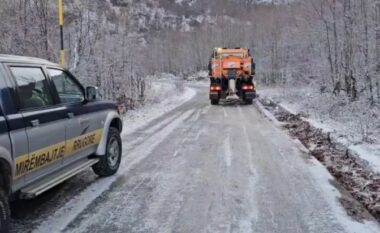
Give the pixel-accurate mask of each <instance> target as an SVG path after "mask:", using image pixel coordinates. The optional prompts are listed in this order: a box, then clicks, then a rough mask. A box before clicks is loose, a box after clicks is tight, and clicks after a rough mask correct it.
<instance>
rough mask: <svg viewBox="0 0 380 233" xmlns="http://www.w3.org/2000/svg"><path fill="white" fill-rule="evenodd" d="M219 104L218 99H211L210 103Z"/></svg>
mask: <svg viewBox="0 0 380 233" xmlns="http://www.w3.org/2000/svg"><path fill="white" fill-rule="evenodd" d="M218 104H219V100H211V105H218Z"/></svg>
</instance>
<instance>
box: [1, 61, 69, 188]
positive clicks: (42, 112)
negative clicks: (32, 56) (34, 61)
mask: <svg viewBox="0 0 380 233" xmlns="http://www.w3.org/2000/svg"><path fill="white" fill-rule="evenodd" d="M9 70H10V71H11V73H12V75H13V78H14V80H15V82H16V85H17V88H16V89H17V95H18V98H19V102H20V112H21V114H22V116H23V119H24V124H25V130H26V135H27V139H28V155H27V156H23V158H21V159H20V158H18V161H17V163H18V164H16V166H19V168H20V170H21V171H22V174H24V175H25V180H26V182H27V183H31V182H33V181H35V180H37V179H39V178H42V177H43V176H46V175H48V174H49V173H52V172H54V171H55V170H58V169H60V168H62V162H63V157H64V155H65V143H66V142H65V122H66V119H67V117H66V115H65V112H66V109H65V108H64V107H62V106H57V105H55V103H54V100H53V95H52V90H51V87H50V84H49V82H48V79H47V77H46V75H45V73H44V70H43V68H42V67H38V66H21V65H10V66H9Z"/></svg>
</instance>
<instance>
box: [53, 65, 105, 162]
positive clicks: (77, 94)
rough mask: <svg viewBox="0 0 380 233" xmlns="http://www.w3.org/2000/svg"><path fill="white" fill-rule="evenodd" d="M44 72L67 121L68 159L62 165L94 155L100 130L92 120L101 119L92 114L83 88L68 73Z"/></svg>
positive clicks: (97, 114)
mask: <svg viewBox="0 0 380 233" xmlns="http://www.w3.org/2000/svg"><path fill="white" fill-rule="evenodd" d="M47 70H48V73H49V76H50V79H51V80H52V83H53V84H54V86H55V89H56V91H57V93H58V96H59V99H60V102H61V105H63V106H65V107H66V109H67V113H66V114H67V115H68V117H69V119H68V121H67V122H66V128H65V132H66V143H67V153H68V155H67V156H65V158H64V161H63V162H64V165H68V164H71V163H74V162H75V161H77V160H80V159H82V158H84V157H87V156H89V155H91V154H93V153H94V152H95V151H96V149H97V145H98V143H99V141H100V138H101V136H102V134H101V132H102V130H101V122H100V120H99V121H98V122H97V123H96V122H95V121H94V119H100V118H101V117H102V116H101V114H100V113H98V112H96V113H93V114H91V112H90V111H89V108H88V103H86V100H85V90H84V88H83V87H82V85H80V83H79V82H78V81H77V80H76V79H75V78H74V77H73V76H72V75H71V74H70V73H68V72H67V71H65V70H62V69H58V68H47ZM103 119H105V118H103Z"/></svg>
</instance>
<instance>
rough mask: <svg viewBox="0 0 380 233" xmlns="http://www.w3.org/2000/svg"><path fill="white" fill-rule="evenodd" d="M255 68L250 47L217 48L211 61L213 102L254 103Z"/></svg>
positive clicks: (214, 103)
mask: <svg viewBox="0 0 380 233" xmlns="http://www.w3.org/2000/svg"><path fill="white" fill-rule="evenodd" d="M255 68H256V65H255V63H254V62H253V58H252V56H251V53H250V50H249V49H246V48H234V49H230V48H215V49H214V51H213V53H212V55H211V59H210V63H209V76H210V81H211V84H210V100H211V104H212V105H218V104H219V103H220V101H224V102H240V101H243V102H244V103H246V104H252V103H253V99H255V98H256V82H255V79H254V75H255Z"/></svg>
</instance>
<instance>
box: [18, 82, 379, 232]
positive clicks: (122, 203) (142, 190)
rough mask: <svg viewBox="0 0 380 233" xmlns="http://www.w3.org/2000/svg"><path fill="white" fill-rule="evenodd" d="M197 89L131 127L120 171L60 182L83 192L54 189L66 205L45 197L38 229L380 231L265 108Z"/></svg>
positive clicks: (110, 230) (124, 137) (69, 230)
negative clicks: (215, 102) (216, 100)
mask: <svg viewBox="0 0 380 233" xmlns="http://www.w3.org/2000/svg"><path fill="white" fill-rule="evenodd" d="M196 89H198V95H197V96H196V97H194V98H192V99H191V100H190V101H188V102H186V103H185V104H183V105H182V106H180V107H177V108H175V109H173V110H172V111H169V112H167V113H165V114H164V115H162V116H161V117H158V118H156V119H154V120H152V121H151V122H150V123H148V124H145V125H142V126H141V127H140V128H138V129H136V130H134V131H130V132H127V133H125V134H124V136H123V142H124V157H123V164H122V168H121V171H120V172H119V174H118V175H117V176H115V177H113V178H110V179H103V180H96V179H95V178H94V176H93V175H90V174H87V173H84V176H86V177H87V178H83V177H82V178H81V179H79V178H78V177H76V178H74V180H73V181H68V182H67V183H66V184H63V185H62V186H63V187H62V186H61V187H58V189H60V190H62V189H68V190H70V189H71V191H72V192H73V190H74V191H75V195H76V196H71V197H70V198H68V197H67V196H70V195H72V194H68V193H69V192H68V191H65V192H63V191H60V190H58V191H53V192H52V193H50V195H49V198H48V199H54V198H61V197H62V196H63V197H62V198H64V199H66V200H67V203H66V204H64V203H63V204H62V205H61V207H59V208H57V209H54V207H50V206H49V205H50V204H49V202H48V201H47V202H46V200H45V203H46V206H45V208H47V209H52V210H54V212H53V211H51V212H49V211H46V210H41V209H39V210H36V209H35V210H34V211H33V213H40V214H41V215H42V216H46V218H43V219H41V222H38V221H35V222H38V224H37V225H38V227H36V229H35V230H34V232H36V233H42V232H46V233H48V232H60V231H61V232H67V233H69V232H70V233H71V232H78V233H79V232H258V233H260V232H279V233H296V232H302V233H303V232H317V233H325V232H326V233H329V232H331V233H339V232H357V233H362V232H363V233H365V232H373V233H375V232H380V230H379V229H380V228H379V227H378V225H377V224H376V223H373V222H367V221H365V222H364V223H359V222H356V221H354V220H352V219H350V218H349V217H348V216H347V215H346V213H345V211H344V209H343V208H342V207H341V206H340V205H339V202H338V200H337V198H338V197H339V195H340V194H339V192H338V191H337V190H336V189H335V188H334V187H333V186H332V185H331V184H330V182H329V179H332V177H331V176H330V175H329V174H328V172H327V171H326V170H325V168H324V167H322V166H321V165H320V164H319V163H318V162H316V161H315V160H314V159H313V158H312V157H310V156H309V155H308V154H307V152H306V151H305V149H304V148H303V147H302V146H301V145H300V144H299V143H297V142H296V141H294V140H293V139H291V138H290V137H289V136H288V135H287V134H286V133H285V132H284V131H283V130H281V129H280V128H279V127H278V126H277V125H276V124H273V122H271V121H270V120H269V119H268V118H266V117H265V115H264V114H262V113H261V112H260V111H259V110H258V108H256V107H255V106H211V105H210V104H209V101H208V93H207V92H206V91H207V87H206V88H196ZM125 127H128V125H126V126H125ZM67 186H69V187H67ZM77 186H79V187H77ZM51 196H53V197H51ZM87 196H91V201H88V200H87V202H86V200H85V198H86V197H87ZM83 198H84V199H83ZM45 199H46V198H45ZM75 200H76V201H75ZM40 203H42V202H40ZM75 203H76V204H75ZM38 208H40V207H38ZM30 215H32V214H30ZM27 225H28V224H25V226H27ZM18 227H19V228H18V230H20V229H23V226H21V225H18ZM25 231H26V230H25V229H23V231H20V232H25ZM17 232H18V231H17Z"/></svg>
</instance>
